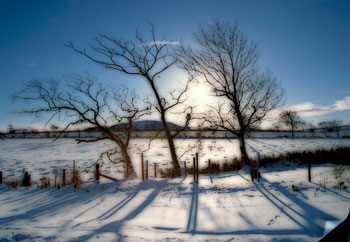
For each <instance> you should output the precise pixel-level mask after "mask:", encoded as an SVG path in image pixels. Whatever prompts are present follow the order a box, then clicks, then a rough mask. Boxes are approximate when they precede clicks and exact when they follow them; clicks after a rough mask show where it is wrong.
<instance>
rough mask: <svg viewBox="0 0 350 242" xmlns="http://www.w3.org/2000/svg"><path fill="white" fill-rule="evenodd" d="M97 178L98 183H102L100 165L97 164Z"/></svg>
mask: <svg viewBox="0 0 350 242" xmlns="http://www.w3.org/2000/svg"><path fill="white" fill-rule="evenodd" d="M95 178H96V181H97V183H99V182H100V164H98V163H96V172H95Z"/></svg>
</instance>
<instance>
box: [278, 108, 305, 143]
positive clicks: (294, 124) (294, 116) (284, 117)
mask: <svg viewBox="0 0 350 242" xmlns="http://www.w3.org/2000/svg"><path fill="white" fill-rule="evenodd" d="M279 119H280V122H281V123H283V124H284V125H286V126H287V127H290V128H291V131H292V137H294V131H295V130H296V129H297V128H298V126H300V125H302V124H303V123H304V121H303V120H302V119H301V118H300V117H299V116H298V113H297V112H296V111H291V110H285V111H283V112H282V113H280V116H279Z"/></svg>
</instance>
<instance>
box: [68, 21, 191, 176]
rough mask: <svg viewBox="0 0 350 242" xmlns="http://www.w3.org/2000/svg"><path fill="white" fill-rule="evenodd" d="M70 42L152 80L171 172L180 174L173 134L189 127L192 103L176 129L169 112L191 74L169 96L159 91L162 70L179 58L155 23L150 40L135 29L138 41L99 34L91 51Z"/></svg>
mask: <svg viewBox="0 0 350 242" xmlns="http://www.w3.org/2000/svg"><path fill="white" fill-rule="evenodd" d="M67 46H68V47H70V48H72V49H73V50H74V51H75V52H77V53H79V54H81V55H83V56H85V57H87V58H88V59H89V60H91V61H93V62H95V63H97V64H99V65H101V66H103V67H104V68H106V69H111V70H115V71H118V72H121V73H124V74H127V75H135V76H140V77H142V78H143V79H144V80H145V81H146V82H147V83H148V84H149V86H150V87H151V89H152V92H153V94H154V98H155V103H154V107H155V109H156V110H157V112H158V113H159V114H160V119H161V122H162V125H163V131H164V132H165V135H166V138H167V140H168V144H169V149H170V154H171V158H172V163H173V174H172V175H173V176H179V175H181V169H180V166H179V163H178V157H177V154H176V149H175V144H174V138H175V137H176V136H177V135H178V134H179V133H180V132H181V131H183V130H185V129H186V128H187V127H188V125H189V122H190V119H191V113H192V109H193V107H187V108H185V110H184V112H183V113H185V114H186V113H187V114H186V118H185V123H184V125H183V129H181V130H177V131H176V132H174V133H171V130H170V129H169V126H168V123H167V115H168V113H169V112H170V110H171V109H173V108H175V107H177V106H178V105H180V104H183V103H184V102H185V101H186V97H185V93H186V92H187V90H188V84H189V82H190V81H191V80H192V78H189V79H188V80H187V82H186V84H185V86H184V88H183V89H182V90H177V91H172V92H170V98H166V96H165V95H162V94H161V93H160V91H159V89H158V87H157V81H158V80H159V79H161V78H160V76H161V74H164V73H165V72H166V71H167V70H169V68H171V67H172V66H174V64H175V63H176V59H174V58H173V57H172V55H171V48H170V47H169V42H167V41H164V39H163V40H159V39H157V37H156V34H155V31H154V27H153V25H151V37H150V40H149V41H147V40H146V39H144V38H143V37H142V36H140V35H139V34H138V33H136V41H135V42H134V41H132V40H123V39H122V38H114V37H112V36H107V35H104V34H99V35H98V36H97V37H96V38H95V39H94V42H92V43H91V44H90V48H89V51H87V50H86V49H78V48H76V47H75V46H74V45H73V44H72V43H68V44H67Z"/></svg>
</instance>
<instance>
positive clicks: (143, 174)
mask: <svg viewBox="0 0 350 242" xmlns="http://www.w3.org/2000/svg"><path fill="white" fill-rule="evenodd" d="M141 174H142V181H144V180H145V171H144V165H143V153H141Z"/></svg>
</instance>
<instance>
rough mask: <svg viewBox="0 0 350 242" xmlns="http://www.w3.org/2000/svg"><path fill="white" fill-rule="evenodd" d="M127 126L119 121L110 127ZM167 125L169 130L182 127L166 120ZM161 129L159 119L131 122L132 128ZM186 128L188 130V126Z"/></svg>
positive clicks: (121, 127)
mask: <svg viewBox="0 0 350 242" xmlns="http://www.w3.org/2000/svg"><path fill="white" fill-rule="evenodd" d="M127 126H128V124H127V123H121V124H116V125H114V126H112V127H111V129H112V130H113V131H118V130H125V129H126V127H127ZM168 127H169V129H170V130H171V131H173V130H179V129H182V128H183V127H182V126H179V125H177V124H174V123H171V122H168ZM161 129H163V125H162V122H160V121H155V120H142V121H135V122H134V123H133V130H145V131H154V130H161ZM186 130H189V129H188V128H187V129H186ZM86 131H90V132H91V131H92V132H94V131H99V128H88V129H86Z"/></svg>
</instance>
